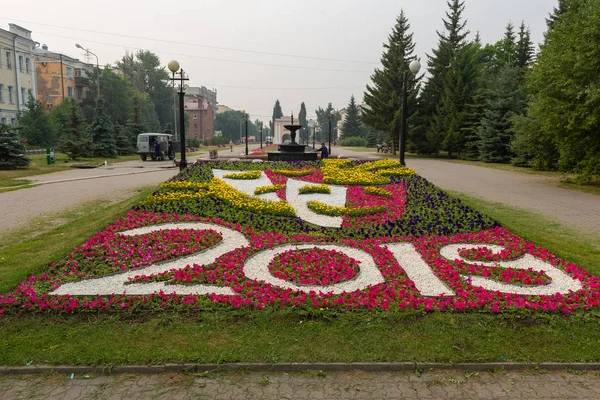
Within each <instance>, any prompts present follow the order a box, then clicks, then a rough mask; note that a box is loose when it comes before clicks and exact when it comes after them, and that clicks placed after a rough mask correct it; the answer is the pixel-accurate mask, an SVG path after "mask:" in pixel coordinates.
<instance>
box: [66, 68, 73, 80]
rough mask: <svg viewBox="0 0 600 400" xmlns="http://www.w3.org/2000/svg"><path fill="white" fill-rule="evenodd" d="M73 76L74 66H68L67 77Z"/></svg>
mask: <svg viewBox="0 0 600 400" xmlns="http://www.w3.org/2000/svg"><path fill="white" fill-rule="evenodd" d="M72 77H73V68H71V67H67V78H72Z"/></svg>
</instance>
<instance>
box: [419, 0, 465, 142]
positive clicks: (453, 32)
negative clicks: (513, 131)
mask: <svg viewBox="0 0 600 400" xmlns="http://www.w3.org/2000/svg"><path fill="white" fill-rule="evenodd" d="M447 5H448V8H449V11H447V12H446V18H444V19H443V20H442V21H443V23H444V31H443V32H442V33H440V32H437V34H438V37H439V43H438V47H437V48H436V49H434V50H433V52H432V55H431V56H429V59H428V61H427V66H428V70H429V74H430V77H429V80H428V81H427V83H426V84H425V86H424V88H423V91H422V93H421V98H420V102H421V113H422V116H423V119H422V123H423V124H424V125H425V126H424V129H425V131H426V138H427V140H428V142H429V144H430V146H431V150H433V151H434V152H437V151H439V150H441V149H442V146H443V143H444V141H445V140H446V136H447V134H448V132H449V129H450V131H451V132H454V130H453V129H452V128H450V127H452V126H454V125H455V123H454V122H453V119H454V118H455V116H449V117H448V121H444V116H443V114H441V112H443V110H448V109H449V108H453V109H457V107H456V105H451V104H445V105H442V99H443V98H444V97H446V100H445V102H446V103H448V102H453V100H452V99H451V98H449V97H451V95H452V93H448V91H447V90H446V86H447V84H448V82H447V80H448V79H455V78H458V77H460V76H461V75H462V72H455V71H452V70H453V69H455V68H457V62H456V61H457V60H456V58H457V55H458V54H459V53H460V52H461V51H462V50H463V49H464V47H465V46H466V45H467V40H466V38H467V35H468V34H469V31H468V30H467V29H466V24H467V22H466V21H463V18H462V14H463V12H464V9H465V5H464V1H460V0H450V1H448V2H447ZM464 103H465V104H466V102H464ZM460 112H461V110H458V109H457V110H456V113H460ZM456 115H458V114H456ZM459 125H460V124H459ZM440 129H442V130H440Z"/></svg>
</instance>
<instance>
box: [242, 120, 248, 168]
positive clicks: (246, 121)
mask: <svg viewBox="0 0 600 400" xmlns="http://www.w3.org/2000/svg"><path fill="white" fill-rule="evenodd" d="M242 113H243V114H244V123H245V125H246V157H248V114H246V111H245V110H242Z"/></svg>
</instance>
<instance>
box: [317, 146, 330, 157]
mask: <svg viewBox="0 0 600 400" xmlns="http://www.w3.org/2000/svg"><path fill="white" fill-rule="evenodd" d="M318 151H320V152H321V158H328V157H329V150H327V146H325V143H321V148H320V149H319V150H318Z"/></svg>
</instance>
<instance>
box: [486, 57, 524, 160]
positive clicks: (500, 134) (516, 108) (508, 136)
mask: <svg viewBox="0 0 600 400" xmlns="http://www.w3.org/2000/svg"><path fill="white" fill-rule="evenodd" d="M519 74H520V72H519V70H518V68H517V67H515V66H512V65H510V64H506V65H505V66H504V67H502V68H501V70H500V71H499V73H498V76H497V77H496V79H495V81H494V84H493V87H492V92H491V94H490V97H489V99H488V101H487V107H486V110H485V113H484V117H483V119H482V121H481V125H480V126H479V128H478V130H477V133H478V135H479V138H480V142H479V156H480V160H481V161H483V162H487V163H507V162H509V161H510V160H511V158H512V157H513V153H512V150H511V142H512V139H513V129H512V128H513V117H514V116H515V115H516V114H518V113H519V112H520V111H521V110H522V109H523V103H524V102H525V99H524V98H523V95H522V93H521V89H520V87H519Z"/></svg>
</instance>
